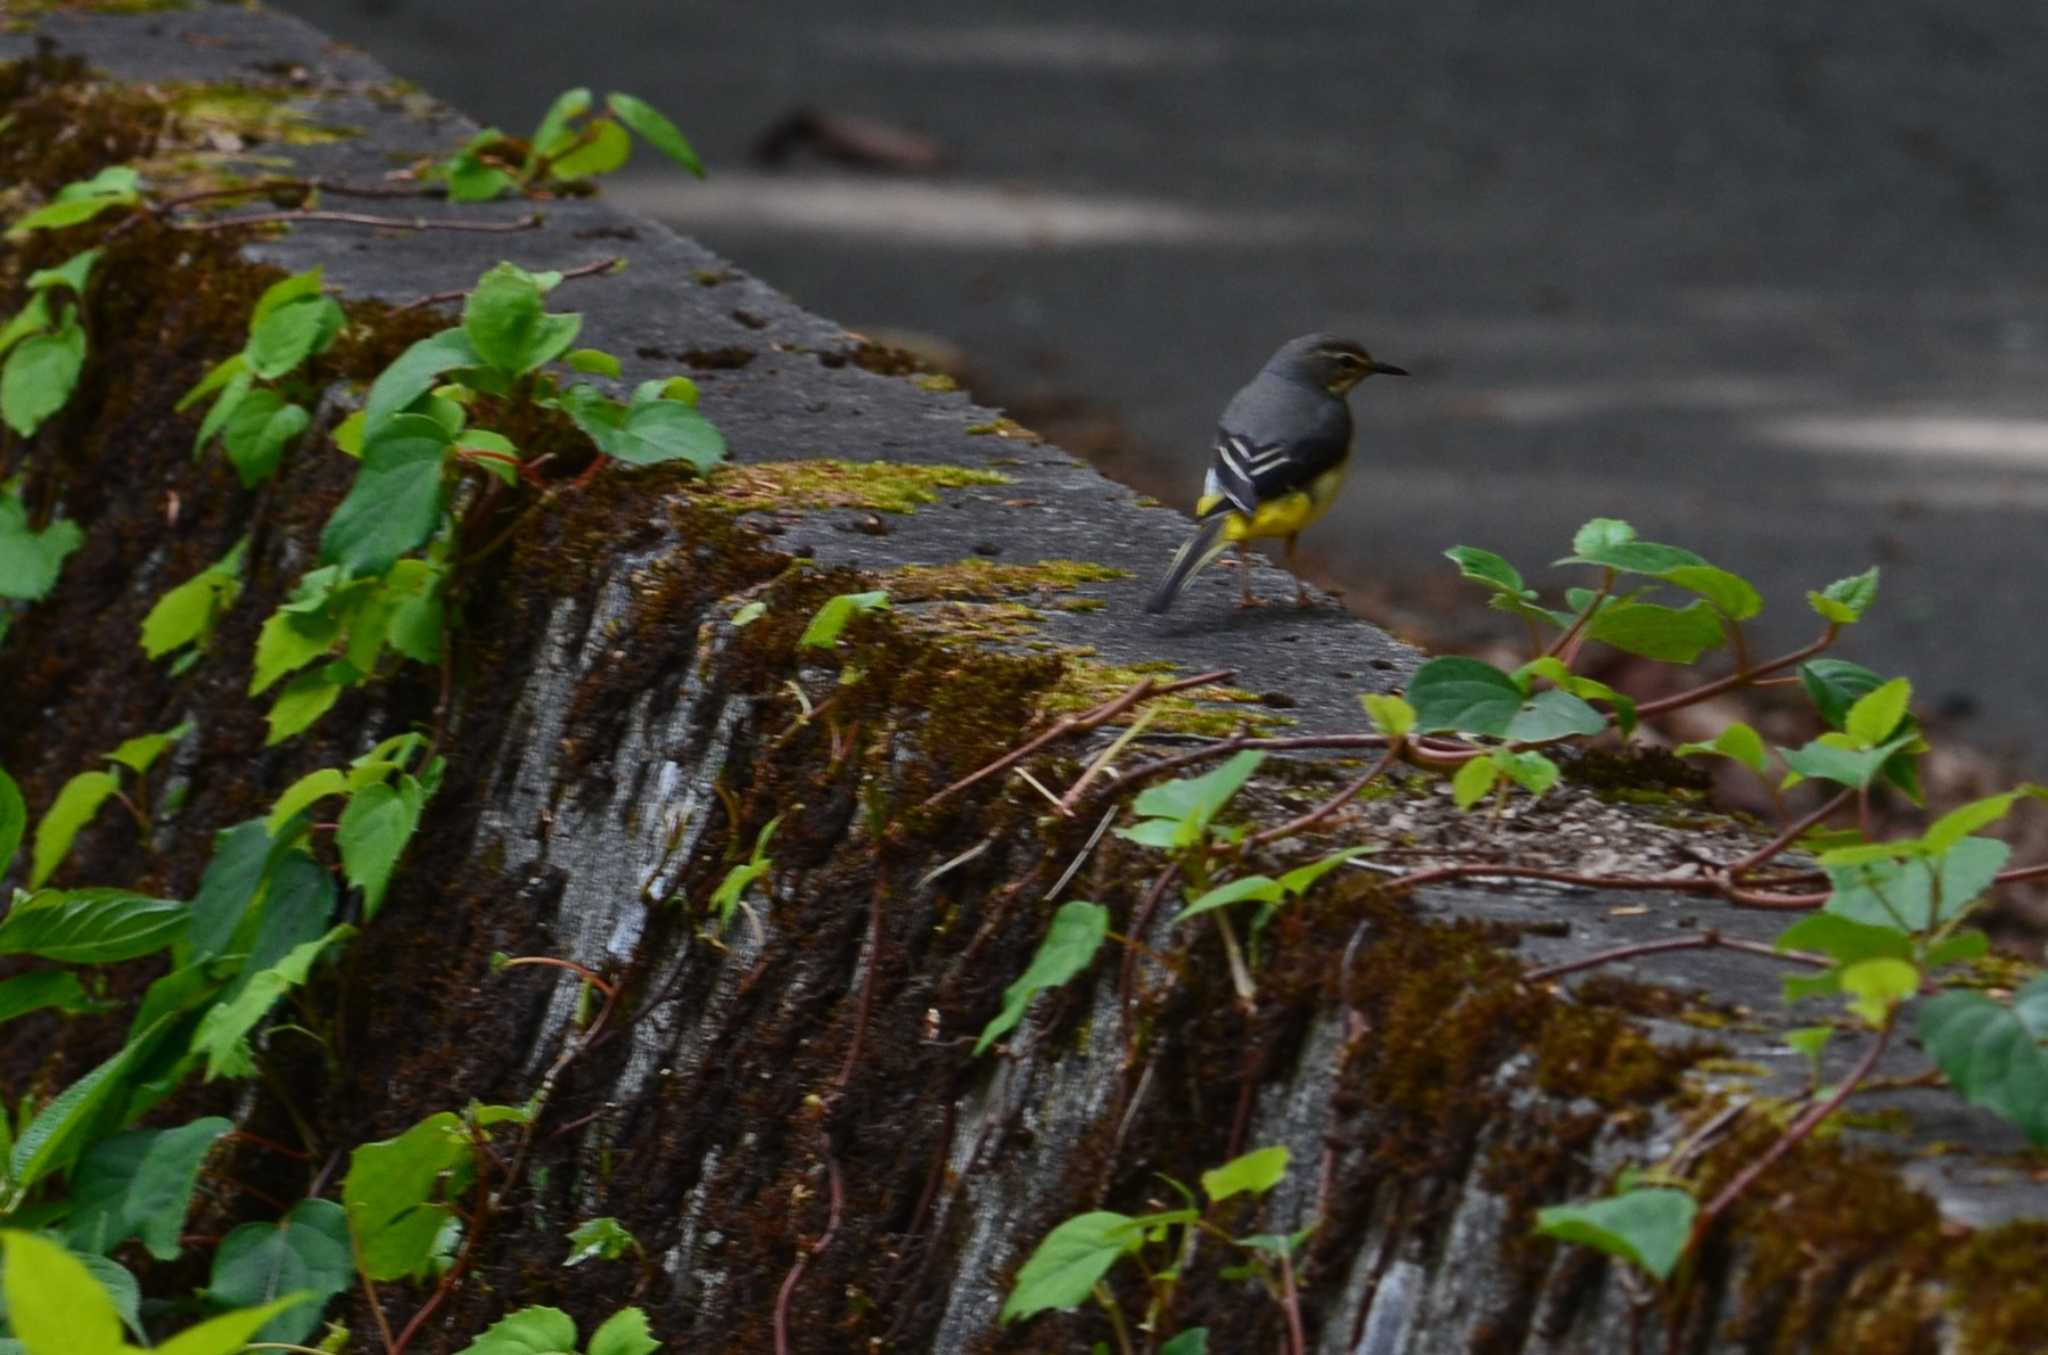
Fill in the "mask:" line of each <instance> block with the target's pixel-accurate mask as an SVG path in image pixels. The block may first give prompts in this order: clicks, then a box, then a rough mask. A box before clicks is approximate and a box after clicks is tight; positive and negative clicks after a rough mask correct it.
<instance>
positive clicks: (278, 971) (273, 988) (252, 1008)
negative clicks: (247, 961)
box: [192, 925, 356, 1082]
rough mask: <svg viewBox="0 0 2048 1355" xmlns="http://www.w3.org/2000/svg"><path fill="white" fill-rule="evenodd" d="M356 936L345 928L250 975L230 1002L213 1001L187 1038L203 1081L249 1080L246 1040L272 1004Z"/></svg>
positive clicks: (253, 1068) (252, 1063) (250, 1066)
mask: <svg viewBox="0 0 2048 1355" xmlns="http://www.w3.org/2000/svg"><path fill="white" fill-rule="evenodd" d="M355 934H356V929H355V928H354V927H350V926H347V925H343V926H340V927H336V928H335V929H334V930H333V931H330V932H328V933H327V934H326V935H325V936H322V937H317V938H315V939H314V940H311V941H308V942H306V943H305V944H303V945H299V946H294V947H293V948H292V950H291V952H290V953H289V954H288V955H286V956H285V957H284V958H283V959H281V960H279V961H278V962H277V963H276V964H274V965H272V966H270V967H269V968H267V969H262V970H259V971H257V972H256V973H254V974H252V975H250V977H249V980H248V982H247V983H246V984H245V985H243V987H242V991H241V992H240V993H239V994H238V995H236V997H235V998H234V999H233V1000H232V1001H225V1002H217V1003H215V1004H214V1005H213V1006H211V1007H209V1008H207V1009H206V1015H205V1016H203V1017H201V1018H200V1021H199V1028H198V1030H196V1031H194V1032H193V1034H192V1052H193V1053H195V1054H204V1055H205V1056H206V1080H207V1081H208V1082H211V1081H213V1080H214V1079H215V1078H217V1077H223V1076H225V1077H253V1076H255V1074H256V1063H255V1060H254V1059H253V1058H252V1057H251V1056H250V1053H249V1047H248V1044H247V1042H246V1041H247V1036H248V1034H249V1032H250V1031H252V1030H254V1029H255V1028H256V1025H257V1023H258V1022H260V1021H261V1020H262V1019H263V1018H264V1017H265V1016H267V1015H268V1014H269V1012H270V1009H271V1008H272V1007H274V1006H276V1005H277V1000H278V999H279V998H281V997H283V996H284V995H285V994H286V993H288V992H290V991H291V990H292V989H294V988H297V987H299V986H300V985H301V984H303V983H304V982H305V981H306V976H307V975H308V974H309V973H311V972H312V969H313V965H314V963H315V962H316V961H317V960H319V958H320V956H321V953H322V952H324V951H325V950H326V949H327V948H328V947H329V946H331V945H334V944H335V943H336V942H339V941H346V940H347V939H348V938H349V937H351V936H354V935H355Z"/></svg>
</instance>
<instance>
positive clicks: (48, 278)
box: [28, 249, 101, 297]
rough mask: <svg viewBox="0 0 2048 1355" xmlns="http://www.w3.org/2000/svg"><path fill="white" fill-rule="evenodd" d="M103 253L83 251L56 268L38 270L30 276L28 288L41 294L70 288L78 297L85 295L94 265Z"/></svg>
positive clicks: (93, 250)
mask: <svg viewBox="0 0 2048 1355" xmlns="http://www.w3.org/2000/svg"><path fill="white" fill-rule="evenodd" d="M100 254H101V251H100V250H97V249H88V250H82V251H80V252H79V253H77V254H74V255H72V256H71V257H70V258H68V259H66V260H65V261H64V262H63V263H60V264H58V265H57V266H56V267H55V268H38V269H37V270H36V271H35V272H33V273H31V274H29V275H28V288H29V290H30V291H32V292H40V291H44V290H46V289H53V288H57V287H69V288H70V289H71V290H72V292H73V293H75V294H76V295H78V296H81V297H82V296H84V295H85V283H86V279H87V278H88V277H90V276H91V275H92V270H93V265H94V264H96V263H98V262H99V261H100Z"/></svg>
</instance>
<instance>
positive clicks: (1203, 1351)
mask: <svg viewBox="0 0 2048 1355" xmlns="http://www.w3.org/2000/svg"><path fill="white" fill-rule="evenodd" d="M1159 1355H1209V1329H1208V1328H1207V1327H1188V1328H1185V1329H1183V1330H1181V1331H1178V1332H1176V1333H1174V1337H1173V1339H1172V1340H1171V1341H1168V1342H1167V1343H1166V1344H1165V1345H1163V1346H1161V1347H1159Z"/></svg>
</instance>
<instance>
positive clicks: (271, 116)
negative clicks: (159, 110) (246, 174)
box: [163, 84, 357, 150]
mask: <svg viewBox="0 0 2048 1355" xmlns="http://www.w3.org/2000/svg"><path fill="white" fill-rule="evenodd" d="M163 89H164V93H165V94H166V95H167V96H168V97H167V102H168V104H169V106H170V110H171V113H172V115H173V116H174V117H176V118H177V119H178V121H179V123H180V124H181V125H182V129H183V131H184V134H185V139H187V140H190V141H196V142H199V143H201V144H205V143H208V142H212V143H214V144H215V145H216V146H217V147H218V148H219V149H223V150H226V149H231V146H229V145H228V144H225V142H226V138H229V137H236V138H240V139H242V140H246V141H252V142H261V141H271V142H282V143H283V144H285V145H287V146H318V145H322V144H325V143H326V142H330V141H342V140H346V139H347V138H349V137H352V136H355V135H357V133H356V132H355V131H354V130H353V129H350V128H345V127H324V126H321V125H320V124H319V123H317V122H315V121H314V120H313V118H312V117H311V115H309V114H308V113H307V112H306V111H305V110H304V109H302V108H298V107H295V106H294V105H295V103H297V102H298V101H300V100H302V99H303V98H304V95H303V94H302V93H301V92H300V91H297V90H291V89H279V88H269V87H266V86H262V85H240V84H219V85H204V84H184V85H166V86H164V87H163Z"/></svg>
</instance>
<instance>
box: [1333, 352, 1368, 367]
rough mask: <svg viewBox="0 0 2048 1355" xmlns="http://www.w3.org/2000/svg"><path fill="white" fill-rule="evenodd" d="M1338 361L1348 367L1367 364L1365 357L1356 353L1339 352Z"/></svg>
mask: <svg viewBox="0 0 2048 1355" xmlns="http://www.w3.org/2000/svg"><path fill="white" fill-rule="evenodd" d="M1337 361H1338V362H1339V363H1341V364H1343V365H1344V366H1346V367H1363V366H1364V365H1365V359H1364V358H1361V357H1360V356H1358V354H1356V353H1339V354H1338V355H1337Z"/></svg>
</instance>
